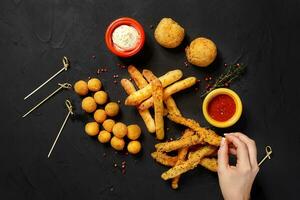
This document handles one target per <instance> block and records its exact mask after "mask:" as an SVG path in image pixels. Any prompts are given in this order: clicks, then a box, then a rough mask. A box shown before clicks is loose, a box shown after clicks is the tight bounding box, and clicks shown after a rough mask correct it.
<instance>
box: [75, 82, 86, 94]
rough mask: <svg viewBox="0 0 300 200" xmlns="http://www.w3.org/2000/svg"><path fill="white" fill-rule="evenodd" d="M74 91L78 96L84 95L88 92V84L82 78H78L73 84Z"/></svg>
mask: <svg viewBox="0 0 300 200" xmlns="http://www.w3.org/2000/svg"><path fill="white" fill-rule="evenodd" d="M74 91H75V92H76V93H77V94H78V95H80V96H85V95H87V94H88V93H89V88H88V84H87V83H86V82H85V81H83V80H79V81H77V82H76V83H75V85H74Z"/></svg>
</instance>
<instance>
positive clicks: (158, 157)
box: [151, 151, 218, 172]
mask: <svg viewBox="0 0 300 200" xmlns="http://www.w3.org/2000/svg"><path fill="white" fill-rule="evenodd" d="M151 156H152V158H153V159H154V160H155V161H156V162H158V163H160V164H162V165H164V166H168V167H174V166H175V164H176V162H177V160H178V156H169V155H167V154H166V153H163V152H159V151H155V152H153V153H151ZM199 164H200V165H201V166H202V167H205V168H206V169H208V170H210V171H213V172H217V170H218V161H217V159H216V158H208V157H205V158H203V159H201V161H200V163H199Z"/></svg>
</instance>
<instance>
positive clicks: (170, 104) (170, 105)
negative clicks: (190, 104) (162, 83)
mask: <svg viewBox="0 0 300 200" xmlns="http://www.w3.org/2000/svg"><path fill="white" fill-rule="evenodd" d="M164 103H165V105H166V106H167V110H168V113H170V114H175V115H179V116H181V112H180V110H179V109H178V107H177V105H176V102H175V100H174V99H173V98H172V97H171V96H169V97H168V98H167V99H165V100H164Z"/></svg>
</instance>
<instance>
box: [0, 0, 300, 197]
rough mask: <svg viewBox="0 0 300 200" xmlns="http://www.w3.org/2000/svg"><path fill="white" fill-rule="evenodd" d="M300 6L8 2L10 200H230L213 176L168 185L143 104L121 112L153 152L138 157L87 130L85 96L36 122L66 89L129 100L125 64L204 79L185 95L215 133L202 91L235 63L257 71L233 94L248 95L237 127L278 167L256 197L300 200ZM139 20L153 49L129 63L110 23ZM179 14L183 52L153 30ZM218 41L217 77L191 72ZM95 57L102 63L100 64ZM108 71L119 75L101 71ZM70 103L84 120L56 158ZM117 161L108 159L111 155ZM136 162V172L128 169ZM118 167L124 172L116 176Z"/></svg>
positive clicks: (0, 140)
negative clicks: (207, 46)
mask: <svg viewBox="0 0 300 200" xmlns="http://www.w3.org/2000/svg"><path fill="white" fill-rule="evenodd" d="M299 10H300V3H299V1H279V0H274V1H253V0H247V1H246V0H244V1H237V0H232V1H216V0H211V1H208V0H207V1H204V0H201V1H200V0H198V1H197V0H194V1H155V0H150V1H139V0H132V1H129V0H126V1H125V0H123V1H112V0H110V1H96V0H83V1H80V0H69V1H66V0H61V1H54V0H52V1H51V0H44V1H37V0H35V1H34V0H28V1H25V0H11V1H7V0H3V1H1V2H0V53H1V54H0V76H1V78H0V84H1V131H0V148H1V149H0V160H1V161H0V175H1V176H0V183H1V185H0V186H1V187H0V199H5V200H6V199H30V200H35V199H36V200H41V199H49V200H50V199H51V200H53V199H101V200H102V199H103V200H104V199H132V200H133V199H173V200H177V199H222V197H221V193H220V190H219V186H218V178H217V176H216V174H213V173H211V172H209V171H207V170H205V169H203V168H201V167H199V168H197V169H195V170H193V171H191V172H189V173H188V174H186V175H184V176H183V177H182V179H181V182H180V189H179V190H178V191H174V190H172V189H171V188H170V184H169V183H168V182H164V181H162V180H161V178H160V174H161V173H162V172H163V171H165V170H166V169H167V168H165V167H163V166H160V165H158V164H157V163H155V162H154V161H153V160H152V158H151V157H150V153H151V152H152V151H153V150H154V144H155V143H156V142H157V141H156V140H155V139H154V137H153V136H152V135H150V134H148V133H147V132H146V129H145V126H144V124H143V122H142V120H141V119H140V117H139V116H138V114H137V112H136V110H135V109H134V108H132V107H125V106H124V105H123V104H122V105H121V109H122V114H121V116H120V117H119V118H118V120H121V121H123V122H126V123H128V124H130V123H138V124H139V125H140V126H141V127H142V128H143V137H142V144H143V152H142V153H141V155H139V156H137V157H134V156H130V155H128V156H126V155H124V153H115V152H114V151H113V150H112V149H111V148H110V147H109V146H106V145H101V144H99V143H98V142H97V140H96V139H94V138H91V137H88V136H87V135H86V134H85V133H84V131H83V129H84V123H85V122H86V121H88V120H91V117H90V116H88V115H86V114H84V113H83V112H82V111H81V109H80V98H79V97H78V96H77V95H75V94H74V92H72V91H64V92H61V93H59V94H57V95H56V96H55V97H54V98H52V99H51V100H49V101H48V102H46V103H45V104H44V105H43V106H41V107H40V108H39V109H38V110H36V111H35V112H34V113H32V114H31V115H29V116H28V117H27V118H25V119H22V118H21V116H22V114H24V113H25V111H27V110H28V109H29V108H30V107H31V106H33V105H34V104H36V103H37V102H38V101H39V100H41V99H42V98H43V97H45V96H46V95H48V94H49V93H50V92H52V91H53V90H54V89H55V88H56V87H57V83H58V82H71V83H74V82H75V81H76V80H78V79H88V77H99V78H100V79H101V80H102V82H103V84H104V88H105V90H106V91H108V93H109V95H110V99H111V100H113V101H117V100H121V102H123V101H124V99H125V96H126V95H125V93H124V91H123V90H122V88H121V86H120V84H114V83H113V75H114V74H118V75H119V77H120V78H119V80H120V79H121V77H128V74H127V72H126V70H122V69H119V68H118V67H117V64H118V63H121V64H125V65H127V64H135V65H136V66H137V67H138V68H139V69H143V68H148V69H151V70H152V71H153V72H155V73H156V74H157V75H161V74H164V73H165V72H167V71H169V70H172V69H175V68H180V69H182V70H183V71H184V76H189V75H194V76H197V77H198V78H200V79H201V80H202V82H201V84H200V85H201V88H200V90H198V91H195V87H194V88H192V89H189V90H187V91H186V92H184V93H180V94H177V95H175V96H174V98H175V100H176V101H177V104H178V106H179V108H180V109H181V111H182V113H183V114H184V115H185V116H187V117H190V118H193V119H196V120H198V121H199V122H200V123H201V124H203V125H205V126H208V123H207V122H206V121H205V120H204V118H203V116H202V112H201V105H202V100H201V98H200V92H201V90H202V89H203V88H204V86H205V83H204V82H205V81H203V79H204V77H205V76H208V75H212V76H213V77H215V76H217V75H218V74H220V73H221V72H222V71H223V70H224V67H223V65H224V63H231V62H234V61H235V60H236V59H238V58H240V61H241V62H243V63H245V64H247V66H248V70H247V73H246V74H245V75H244V76H243V78H242V79H241V80H240V81H237V82H235V83H234V84H232V85H231V88H232V89H234V90H235V91H236V92H238V94H239V95H240V97H241V99H242V101H243V104H244V111H243V115H242V118H241V119H240V121H239V122H238V123H237V124H236V125H235V126H233V127H232V128H230V129H228V130H226V129H225V130H217V131H218V133H219V134H222V133H223V132H228V131H241V132H245V133H246V134H247V135H248V136H250V137H251V138H253V139H255V141H256V143H257V147H258V158H259V159H260V158H262V157H263V156H264V154H265V152H264V147H265V146H266V145H271V146H272V148H273V151H274V154H273V156H272V160H270V161H269V160H268V161H267V162H265V163H264V164H263V166H262V167H261V169H260V172H259V174H258V176H257V179H256V181H255V184H254V188H253V192H252V193H253V194H252V197H253V199H299V197H298V192H299V178H300V173H299V169H300V164H299V154H300V150H299V145H300V136H299V132H300V131H299V124H298V123H299V121H300V118H299V111H300V110H299V103H300V90H299V84H298V81H299V70H298V69H299V63H300V56H299V42H300V40H299V35H300V31H299V26H300V23H299V22H300V15H299ZM122 16H129V17H132V18H135V19H137V20H138V21H139V22H140V23H141V24H142V25H143V26H144V29H145V32H146V36H147V42H146V45H145V48H144V50H143V52H142V54H141V55H139V56H136V57H135V58H131V59H126V60H124V59H119V58H117V57H116V56H114V55H112V54H111V53H110V52H109V51H108V50H107V48H106V46H105V43H104V39H103V36H104V33H105V29H106V27H107V25H108V24H109V23H110V22H111V21H113V20H114V19H116V18H118V17H122ZM166 16H168V17H172V18H173V19H175V20H176V21H178V22H179V23H180V24H181V25H182V26H183V27H184V28H185V30H186V40H185V41H184V44H183V45H182V46H180V47H179V48H177V49H174V50H168V49H164V48H162V47H161V46H159V45H158V44H157V43H156V42H155V40H154V37H153V31H154V30H153V29H152V28H151V26H152V25H154V26H155V25H156V24H157V23H158V21H159V20H160V19H161V18H162V17H166ZM198 36H205V37H208V38H211V39H212V40H213V41H215V43H216V44H217V47H218V58H217V60H216V62H215V63H214V64H213V65H212V66H210V67H208V68H203V69H200V68H197V67H194V66H189V67H185V66H184V61H185V56H184V48H185V46H186V45H187V44H188V43H189V42H190V41H191V40H192V39H194V38H195V37H198ZM64 55H66V56H68V57H69V58H70V60H71V62H72V66H71V68H70V70H69V71H67V72H64V73H62V74H61V75H60V76H58V77H57V78H55V79H54V80H53V81H51V82H50V83H49V84H47V85H46V86H45V87H44V88H42V89H41V90H40V91H39V92H38V93H36V94H35V95H33V96H32V97H30V98H29V99H28V100H26V101H24V100H23V97H24V96H25V95H27V94H28V93H29V92H30V91H31V90H33V89H34V88H35V87H37V86H38V85H39V84H40V83H42V82H43V81H44V80H46V79H47V78H48V77H49V76H50V75H51V74H53V73H55V72H56V71H57V70H58V69H60V66H61V58H62V56H64ZM93 56H95V58H93ZM102 66H105V67H107V69H108V72H107V73H101V74H100V75H97V74H96V71H97V69H98V68H100V67H102ZM66 98H70V99H71V100H72V102H73V103H74V105H75V108H76V110H75V112H76V116H75V117H73V118H72V120H70V121H68V123H67V125H66V127H65V129H64V131H63V133H62V135H61V137H60V140H59V141H58V143H57V145H56V147H55V149H54V151H53V153H52V156H51V158H50V159H47V154H48V151H49V149H50V147H51V144H52V142H53V140H54V138H55V136H56V134H57V132H58V130H59V127H60V125H61V123H62V121H63V119H64V117H65V115H66V114H67V110H66V108H65V105H64V100H65V99H66ZM166 127H169V128H170V130H169V131H168V132H167V137H168V138H170V137H173V138H174V137H177V136H179V135H180V131H181V130H182V127H180V126H177V125H174V124H173V123H171V122H170V121H167V122H166ZM103 154H106V156H103ZM124 160H125V161H126V164H127V169H126V174H125V175H123V174H122V172H121V170H120V166H121V163H122V161H124ZM114 163H117V164H118V167H117V168H115V167H114V166H113V165H114Z"/></svg>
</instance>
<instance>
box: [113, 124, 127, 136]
mask: <svg viewBox="0 0 300 200" xmlns="http://www.w3.org/2000/svg"><path fill="white" fill-rule="evenodd" d="M127 131H128V130H127V126H126V125H125V124H123V123H122V122H118V123H116V124H115V125H114V127H113V130H112V132H113V134H114V136H116V137H118V138H123V137H124V136H125V135H127Z"/></svg>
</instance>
